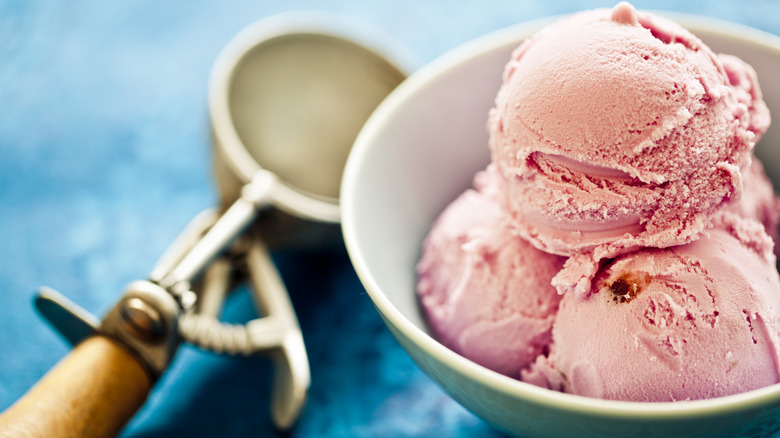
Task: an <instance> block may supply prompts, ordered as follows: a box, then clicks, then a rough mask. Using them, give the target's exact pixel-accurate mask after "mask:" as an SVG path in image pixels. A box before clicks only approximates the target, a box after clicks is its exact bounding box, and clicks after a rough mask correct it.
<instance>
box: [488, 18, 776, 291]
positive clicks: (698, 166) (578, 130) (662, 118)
mask: <svg viewBox="0 0 780 438" xmlns="http://www.w3.org/2000/svg"><path fill="white" fill-rule="evenodd" d="M768 125H769V113H768V109H767V107H766V105H765V104H764V102H763V100H761V92H760V90H759V88H758V86H757V83H756V80H755V73H754V72H753V70H752V68H751V67H750V66H748V65H746V64H745V63H743V62H741V61H740V60H739V59H737V58H734V57H731V56H718V55H715V54H714V53H713V52H712V51H711V50H710V49H709V48H708V47H707V46H705V45H704V44H703V43H702V42H701V41H700V40H699V39H698V38H696V37H695V36H694V35H692V34H691V33H690V32H688V31H687V30H685V29H683V28H682V27H680V26H679V25H677V24H676V23H674V22H672V21H670V20H667V19H664V18H661V17H658V16H655V15H651V14H647V13H642V12H637V11H635V10H634V9H633V7H632V6H631V5H629V4H627V3H620V4H618V5H617V6H616V7H615V8H613V9H612V10H608V9H598V10H594V11H588V12H583V13H580V14H576V15H573V16H571V17H569V18H566V19H563V20H561V21H559V22H558V23H555V24H553V25H551V26H549V27H548V28H546V29H544V30H542V31H541V32H539V33H538V34H537V35H535V36H533V37H532V38H530V39H529V40H527V41H526V42H525V43H523V44H522V45H521V46H520V47H519V48H518V49H516V50H515V52H514V54H513V55H512V59H511V60H510V62H509V63H508V64H507V66H506V69H505V71H504V84H503V86H502V87H501V89H500V91H499V92H498V95H497V97H496V106H495V108H494V110H493V111H492V112H491V114H490V122H489V128H490V134H491V140H490V148H491V153H492V159H493V163H494V164H495V165H496V167H497V168H498V170H499V172H500V173H501V174H502V175H503V176H504V178H505V179H506V190H505V192H504V197H503V202H504V204H505V208H506V211H507V213H508V214H509V215H511V217H512V222H513V224H514V225H515V226H516V227H517V228H518V231H519V232H520V233H521V234H522V235H523V237H525V238H526V239H528V240H530V241H531V242H532V243H533V244H534V245H535V246H537V247H538V248H540V249H542V250H544V251H547V252H551V253H555V254H561V255H565V256H576V257H574V258H572V259H571V260H570V261H569V262H568V263H567V270H566V271H565V272H563V273H561V275H559V277H558V278H557V279H556V286H558V287H559V288H560V289H561V291H565V290H567V289H572V288H577V290H579V291H585V290H587V289H588V286H589V284H588V281H589V280H590V279H591V278H592V275H593V274H594V273H595V269H596V267H597V263H598V261H599V260H601V259H603V258H607V257H614V256H616V255H619V254H621V253H625V252H629V251H632V250H635V249H639V248H641V247H645V246H651V247H666V246H672V245H679V244H683V243H687V242H690V241H693V240H695V239H696V238H698V236H699V234H700V233H701V232H702V231H704V230H705V229H706V228H707V227H708V226H709V225H710V223H711V217H712V215H713V214H714V213H715V212H717V211H718V210H719V209H720V208H721V207H722V206H724V205H725V204H728V203H730V202H734V201H736V200H738V199H739V198H740V196H741V194H742V171H743V169H744V168H745V167H746V166H747V165H748V164H749V161H750V155H751V152H752V149H753V146H754V144H755V142H756V141H757V140H758V138H760V136H761V135H762V134H763V133H764V132H765V131H766V129H767V127H768Z"/></svg>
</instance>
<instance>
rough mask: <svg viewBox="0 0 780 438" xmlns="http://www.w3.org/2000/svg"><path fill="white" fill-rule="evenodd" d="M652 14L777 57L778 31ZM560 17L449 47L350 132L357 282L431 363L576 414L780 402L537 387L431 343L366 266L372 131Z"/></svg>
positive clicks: (770, 391)
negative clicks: (362, 173) (366, 180)
mask: <svg viewBox="0 0 780 438" xmlns="http://www.w3.org/2000/svg"><path fill="white" fill-rule="evenodd" d="M651 12H652V13H655V14H657V15H661V16H665V17H667V18H670V19H672V20H674V21H676V22H678V23H680V24H681V25H682V26H683V27H685V28H687V29H690V30H691V32H692V33H693V34H694V35H697V36H698V35H699V34H700V33H707V34H709V35H719V36H723V37H726V38H728V39H730V40H734V41H737V42H739V43H741V44H748V45H752V46H760V47H762V48H764V49H768V50H771V51H775V52H777V54H778V56H780V36H777V35H774V34H771V33H768V32H765V31H762V30H759V29H756V28H753V27H750V26H747V25H743V24H739V23H733V22H729V21H725V20H722V19H717V18H712V17H706V16H699V15H692V14H684V13H675V12H668V11H651ZM565 15H568V14H564V15H555V16H549V17H544V18H538V19H534V20H530V21H525V22H521V23H518V24H515V25H511V26H508V27H505V28H501V29H498V30H496V31H493V32H490V33H488V34H485V35H483V36H481V37H477V38H476V39H473V40H471V41H468V42H466V43H464V44H462V45H460V46H458V47H456V48H454V49H452V50H450V51H448V52H447V53H445V54H443V55H441V56H440V57H438V58H436V59H435V60H433V61H431V62H430V63H428V64H426V65H424V66H423V67H422V68H421V69H420V70H418V71H417V72H415V73H413V74H412V75H410V76H409V77H408V78H407V79H406V80H405V81H404V82H403V83H401V84H400V85H399V86H398V87H397V88H396V89H395V90H394V91H393V92H392V93H390V95H389V96H387V98H386V99H385V100H384V101H383V102H382V103H381V104H380V105H379V106H378V107H377V109H376V110H375V111H374V113H373V114H372V115H371V117H369V119H368V120H367V121H366V123H365V125H364V126H363V129H362V130H361V132H360V134H359V135H358V137H357V138H356V140H355V143H354V146H353V149H352V151H351V153H350V155H349V158H348V159H347V163H346V167H345V170H344V176H343V180H342V187H341V194H340V199H341V208H342V232H343V236H344V241H345V244H346V248H347V252H348V255H349V257H350V259H351V261H352V264H353V266H354V268H355V271H356V272H357V275H358V277H359V279H360V281H361V282H362V283H363V285H364V287H365V289H366V291H367V292H368V295H369V296H370V298H371V300H372V301H373V303H374V306H375V307H376V308H377V310H378V311H379V313H380V314H381V316H382V317H383V319H385V322H386V323H387V324H391V325H392V326H393V328H394V329H395V330H397V331H398V332H400V334H401V335H403V336H405V337H406V338H408V339H409V341H411V342H412V343H413V344H415V345H417V346H418V347H419V348H420V349H422V350H423V351H424V352H425V353H426V354H429V355H431V356H432V357H433V358H434V359H436V360H437V361H439V362H441V363H445V364H447V366H449V367H450V368H452V369H453V370H454V371H456V372H458V373H460V374H462V375H465V376H468V377H469V378H471V379H473V380H475V381H477V382H479V383H480V384H482V385H485V386H487V387H490V388H492V389H493V390H495V391H497V392H501V393H504V394H506V395H507V396H510V397H512V398H515V399H524V400H528V401H531V402H533V403H535V404H537V405H543V406H546V407H550V408H553V409H555V410H562V411H570V412H577V413H580V414H586V415H589V416H600V417H621V418H634V419H659V418H664V419H672V418H682V417H684V418H686V419H691V418H696V417H709V416H714V415H719V414H722V413H724V412H729V413H735V412H740V411H748V410H752V409H755V408H757V407H763V406H765V405H767V404H770V403H775V404H780V383H777V384H774V385H771V386H768V387H764V388H760V389H755V390H752V391H748V392H743V393H739V394H734V395H729V396H723V397H716V398H711V399H704V400H681V401H673V402H629V401H616V400H604V399H596V398H591V397H585V396H578V395H573V394H565V393H561V392H557V391H553V390H549V389H545V388H541V387H537V386H535V385H532V384H529V383H526V382H522V381H519V380H517V379H514V378H511V377H508V376H505V375H502V374H500V373H497V372H494V371H492V370H489V369H487V368H485V367H483V366H481V365H478V364H476V363H474V362H472V361H470V360H469V359H466V358H465V357H463V356H461V355H459V354H457V353H455V352H454V351H452V350H450V349H449V348H447V347H445V346H444V345H442V344H441V343H439V342H438V341H436V340H435V339H434V338H433V337H432V336H431V335H429V334H428V333H426V332H425V331H423V329H422V328H420V327H418V326H417V325H415V324H414V323H412V322H411V321H410V320H409V319H408V318H407V317H406V316H405V315H404V314H403V313H402V312H401V311H400V310H399V309H398V308H396V307H395V306H394V305H393V303H392V302H391V301H390V299H389V298H388V297H387V296H386V295H385V293H384V292H383V291H382V289H381V287H380V286H379V284H378V283H377V281H376V279H375V278H374V276H373V275H372V271H371V269H370V268H369V266H368V264H367V262H366V260H365V259H364V258H363V254H362V251H361V249H360V244H359V238H358V236H357V231H356V227H355V226H354V223H353V222H354V217H355V212H356V211H357V209H358V208H359V206H358V205H357V204H356V203H355V202H354V199H353V196H352V193H354V192H356V190H357V188H358V186H359V185H360V181H359V180H358V178H357V174H358V173H359V169H360V167H361V164H362V163H363V161H364V160H365V157H366V156H367V155H368V154H369V153H370V149H371V143H372V138H373V137H374V136H375V133H376V132H378V131H379V130H380V128H381V127H382V126H383V125H384V124H385V122H386V119H387V118H388V116H391V115H392V114H393V113H394V112H395V111H396V110H397V109H398V107H399V106H401V105H402V104H403V102H405V101H406V100H407V99H408V98H410V97H411V96H413V95H414V94H416V93H417V92H418V91H419V90H420V89H423V88H425V87H426V85H427V84H428V83H429V82H432V81H434V80H436V78H437V77H438V76H440V75H442V74H444V73H446V72H447V71H448V70H450V69H453V68H456V67H458V66H459V65H461V64H464V63H467V62H470V60H471V59H472V58H474V57H475V56H478V55H480V54H483V53H486V52H489V51H491V50H496V49H499V48H501V47H503V46H505V45H508V44H512V43H514V44H515V45H516V44H519V42H520V41H521V40H522V39H524V38H526V37H528V36H530V35H531V34H532V33H533V32H534V31H535V30H538V29H541V28H542V27H543V26H545V25H547V24H549V23H552V22H553V21H556V20H558V19H560V18H561V17H563V16H565ZM412 292H413V291H412Z"/></svg>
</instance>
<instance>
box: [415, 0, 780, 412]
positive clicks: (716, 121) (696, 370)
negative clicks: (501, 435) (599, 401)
mask: <svg viewBox="0 0 780 438" xmlns="http://www.w3.org/2000/svg"><path fill="white" fill-rule="evenodd" d="M769 123H770V117H769V111H768V109H767V107H766V105H765V104H764V102H763V100H762V97H761V91H760V89H759V86H758V82H757V79H756V75H755V73H754V71H753V69H752V68H751V67H750V66H748V65H746V64H745V63H743V62H742V61H740V60H739V59H738V58H735V57H733V56H728V55H715V54H714V53H713V52H712V51H711V50H710V49H709V48H708V47H706V46H705V45H704V44H703V43H702V42H701V41H700V40H699V39H697V38H696V37H695V36H693V35H692V34H691V33H690V32H688V31H686V30H685V29H683V28H681V27H680V26H679V25H677V24H675V23H673V22H671V21H669V20H666V19H663V18H661V17H657V16H655V15H651V14H647V13H641V12H637V11H636V10H634V8H633V7H632V6H631V5H629V4H628V3H620V4H618V5H617V6H615V7H614V8H613V9H612V10H607V9H599V10H595V11H588V12H583V13H580V14H576V15H574V16H571V17H570V18H566V19H563V20H561V21H560V22H558V23H555V24H553V25H551V26H549V27H548V28H546V29H544V30H542V31H540V32H539V33H538V34H537V35H535V36H533V37H532V38H530V39H529V40H527V41H526V42H524V43H523V44H522V45H521V46H520V47H519V48H518V49H516V50H515V52H514V53H513V55H512V59H511V60H510V61H509V63H508V64H507V66H506V68H505V71H504V84H503V86H502V87H501V89H500V91H499V93H498V95H497V97H496V106H495V108H494V109H493V110H491V112H490V114H489V122H488V128H489V130H490V136H491V137H490V150H491V157H492V163H491V164H490V165H489V166H488V168H487V170H486V171H483V172H480V173H479V174H478V176H477V178H476V179H475V187H476V190H467V191H466V192H465V193H463V194H462V195H461V196H460V197H459V198H458V199H456V200H455V201H454V202H453V203H452V204H451V205H450V206H449V207H447V209H446V210H445V211H444V212H443V213H442V215H441V216H440V217H439V218H438V220H437V221H436V223H435V224H434V225H433V228H432V230H431V232H430V234H429V236H428V237H427V239H426V241H425V243H424V246H423V253H422V258H421V260H420V262H419V265H418V272H419V282H418V293H419V295H420V298H421V304H422V307H423V310H424V311H425V313H426V316H427V317H428V321H429V323H430V326H431V328H432V331H433V334H434V335H435V336H436V337H437V338H438V339H439V340H440V341H441V342H442V343H443V344H445V345H447V346H449V347H450V348H452V349H453V350H455V351H456V352H459V353H460V354H462V355H464V356H466V357H468V358H470V359H472V360H474V361H475V362H477V363H479V364H482V365H484V366H486V367H488V368H490V369H493V370H495V371H498V372H501V373H503V374H506V375H509V376H514V377H518V375H519V376H520V378H521V379H522V380H525V381H527V382H529V383H534V384H537V385H540V386H544V387H548V388H551V389H555V390H560V391H565V392H570V393H573V394H579V395H586V396H592V397H599V398H607V399H615V400H631V401H671V400H687V399H702V398H710V397H719V396H723V395H729V394H735V393H738V392H743V391H748V390H751V389H756V388H760V387H764V386H767V385H771V384H774V383H778V382H779V381H780V275H778V272H777V269H776V267H775V262H776V256H775V253H774V252H773V246H774V239H776V238H777V236H778V231H777V227H778V223H779V222H780V201H779V200H778V197H777V196H776V195H775V193H774V191H773V188H772V185H771V182H770V181H769V179H768V178H767V176H766V175H765V174H764V170H763V167H762V165H761V163H760V162H759V161H758V160H757V159H756V158H755V157H754V156H753V148H754V145H755V143H756V142H757V141H758V139H759V138H760V137H761V136H762V135H763V133H764V132H765V131H766V129H767V128H768V126H769Z"/></svg>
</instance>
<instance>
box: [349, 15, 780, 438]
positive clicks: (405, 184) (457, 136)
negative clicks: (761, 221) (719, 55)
mask: <svg viewBox="0 0 780 438" xmlns="http://www.w3.org/2000/svg"><path fill="white" fill-rule="evenodd" d="M672 18H674V19H676V20H677V21H678V22H680V23H681V24H683V25H684V26H686V27H687V28H689V29H690V30H692V31H693V32H694V33H695V34H696V35H698V36H699V37H700V38H702V39H703V40H704V41H705V42H706V43H708V44H709V45H710V47H712V48H713V50H715V51H716V52H718V51H722V52H725V53H731V54H735V55H737V56H740V57H742V58H743V59H744V60H745V61H747V62H749V63H750V64H752V65H753V66H754V67H755V69H756V70H757V72H758V75H759V80H760V81H761V85H762V88H763V91H764V97H765V99H766V101H767V103H768V105H769V107H770V110H774V113H775V114H780V81H777V79H776V77H775V75H776V74H777V72H778V71H780V38H778V37H776V36H772V35H768V34H765V33H762V32H759V31H756V30H753V29H749V28H745V27H743V26H738V25H734V24H729V23H725V22H721V21H713V20H710V19H703V18H696V17H690V16H679V15H673V16H672ZM549 22H550V20H540V21H534V22H530V23H526V24H521V25H518V26H514V27H511V28H508V29H505V30H501V31H498V32H496V33H493V34H490V35H487V36H485V37H483V38H480V39H478V40H475V41H473V42H471V43H468V44H466V45H464V46H462V47H460V48H458V49H456V50H454V51H452V52H450V53H449V54H447V55H445V56H443V57H442V58H440V59H438V60H436V61H434V62H433V63H431V64H429V65H427V66H426V67H424V68H423V69H422V70H420V71H419V72H417V73H415V74H414V75H412V76H411V77H410V78H409V79H408V80H407V81H406V82H404V83H403V84H401V86H400V87H399V88H398V89H396V90H395V91H394V92H393V93H392V94H391V95H390V96H389V97H388V98H387V99H386V100H385V101H384V102H383V103H382V104H381V105H380V107H379V108H378V109H377V111H376V112H375V113H374V114H373V115H372V116H371V118H370V119H369V121H368V122H367V123H366V125H365V126H364V128H363V130H362V132H361V134H360V135H359V136H358V139H357V141H356V143H355V145H354V148H353V150H352V152H351V155H350V157H349V159H348V161H347V168H346V170H345V173H344V180H343V183H342V192H341V200H342V215H343V231H344V237H345V240H346V244H347V249H348V251H349V254H350V257H351V259H352V261H353V263H354V266H355V269H356V270H357V273H358V275H359V276H360V279H361V281H362V282H363V284H364V286H365V287H366V289H367V291H368V293H369V295H370V296H371V299H372V300H373V302H374V304H375V306H376V308H377V309H378V311H379V313H380V314H381V316H382V318H383V319H384V321H385V322H386V324H387V326H388V327H389V328H390V331H391V332H392V333H393V335H395V337H396V338H397V339H398V341H399V342H400V343H401V345H402V346H403V347H404V348H405V349H406V351H408V353H409V354H410V355H411V356H412V358H414V360H415V361H416V362H417V364H418V365H419V366H420V367H421V368H422V369H423V370H424V371H425V372H426V373H427V374H428V375H430V377H431V378H433V380H435V381H436V382H437V383H438V384H440V385H441V386H442V387H443V388H444V389H445V390H446V391H447V392H448V393H449V394H450V395H451V396H452V397H453V398H454V399H455V400H457V401H458V402H460V403H461V404H462V405H463V406H465V407H466V408H468V409H469V410H471V411H472V412H474V413H475V414H477V415H478V416H480V417H482V418H483V419H485V420H486V421H488V422H489V423H492V424H493V425H495V426H496V427H498V428H500V429H503V430H505V431H507V432H510V433H515V434H519V435H523V436H572V435H573V434H574V435H576V436H599V437H604V436H663V437H669V436H729V437H733V436H742V435H745V436H765V435H767V436H773V435H774V434H776V433H777V432H778V431H779V430H780V385H774V386H772V387H768V388H764V389H760V390H756V391H752V392H749V393H744V394H739V395H734V396H729V397H723V398H717V399H711V400H700V401H690V402H675V403H631V402H616V401H606V400H596V399H590V398H585V397H579V396H574V395H570V394H561V393H557V392H553V391H549V390H545V389H541V388H538V387H535V386H532V385H529V384H526V383H523V382H519V381H517V380H513V379H510V378H508V377H505V376H502V375H500V374H498V373H495V372H492V371H489V370H487V369H486V368H483V367H481V366H479V365H476V364H475V363H473V362H471V361H469V360H467V359H465V358H463V357H461V356H459V355H457V354H455V353H454V352H452V351H451V350H449V349H447V348H446V347H444V346H442V345H441V344H439V343H438V342H437V341H436V340H435V339H433V338H432V337H431V335H430V333H429V330H428V328H427V326H426V323H425V321H424V319H423V316H422V313H421V311H420V308H419V305H418V301H417V298H416V295H415V281H416V274H415V264H416V262H417V259H418V257H419V255H420V247H421V243H422V240H423V238H424V236H425V234H426V233H427V232H428V230H429V227H430V226H431V224H432V222H433V220H434V219H435V217H436V216H437V215H438V214H439V213H440V212H441V211H442V209H443V208H444V207H445V206H446V205H447V204H448V203H449V202H450V201H452V200H453V199H454V198H455V197H456V196H457V195H458V194H459V193H460V192H462V191H463V190H464V189H465V188H466V187H468V186H469V185H470V184H471V181H472V176H473V174H474V172H475V171H477V170H480V169H482V168H484V167H485V165H486V164H487V163H488V160H489V152H488V146H487V140H488V139H487V133H486V127H485V126H486V117H487V112H488V109H489V108H490V107H491V106H492V104H493V98H494V96H495V93H496V91H497V90H498V87H499V85H500V78H501V72H502V70H503V66H504V64H505V63H506V61H507V60H508V59H509V54H510V52H511V50H512V49H513V48H515V47H516V46H517V45H518V44H519V43H520V42H521V41H522V40H523V39H524V38H526V37H527V36H529V35H530V34H531V33H533V32H534V31H536V30H538V29H539V28H540V27H541V26H543V25H545V24H547V23H549ZM778 125H780V123H776V124H775V125H774V126H773V128H772V129H771V130H770V131H769V132H768V133H767V135H766V136H765V138H764V140H763V141H762V142H761V144H759V145H758V147H757V154H758V155H759V156H761V158H762V159H763V161H764V164H765V166H766V168H767V170H768V172H769V173H770V174H771V175H772V177H773V178H774V181H775V185H776V187H780V185H778V183H780V153H778V151H777V147H780V127H778Z"/></svg>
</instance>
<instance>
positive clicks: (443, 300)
mask: <svg viewBox="0 0 780 438" xmlns="http://www.w3.org/2000/svg"><path fill="white" fill-rule="evenodd" d="M476 181H477V184H476V185H477V187H478V191H477V190H473V189H470V190H467V191H466V192H465V193H463V194H462V195H460V197H458V198H457V199H456V200H455V201H454V202H453V203H452V204H450V206H449V207H448V208H447V209H446V210H445V211H444V213H442V215H441V216H440V217H439V219H438V220H437V222H436V225H435V226H434V228H433V231H432V232H431V233H430V235H429V236H428V238H427V240H426V242H425V251H424V254H423V257H422V259H421V260H420V263H419V265H418V271H419V283H418V286H417V290H418V293H419V296H420V300H421V302H422V306H423V309H425V312H426V316H427V319H428V323H429V325H430V326H431V328H432V330H433V332H434V333H435V335H436V336H437V338H438V339H439V340H440V341H441V342H442V343H443V344H445V345H447V346H448V347H450V348H452V349H453V350H454V351H456V352H458V353H460V354H462V355H463V356H465V357H467V358H469V359H471V360H473V361H474V362H477V363H479V364H481V365H484V366H485V367H487V368H490V369H492V370H494V371H497V372H500V373H502V374H506V375H508V376H511V377H515V378H519V377H520V369H522V368H525V367H527V366H529V365H530V364H531V362H533V360H534V359H535V358H536V357H537V356H538V355H539V354H541V353H544V352H546V351H547V348H548V346H549V343H550V333H551V330H552V323H553V318H554V316H555V312H556V311H557V309H558V302H559V301H560V299H561V297H560V296H559V295H558V294H557V293H556V291H555V289H554V288H553V287H552V286H551V285H550V280H551V279H552V277H553V275H555V273H557V272H558V271H559V270H560V269H561V267H562V266H563V261H564V258H563V257H560V256H556V255H552V254H546V253H544V252H542V251H539V250H538V249H536V248H534V247H533V246H532V245H531V244H530V243H528V242H527V241H525V240H523V239H522V238H520V237H519V236H517V235H516V234H514V233H513V232H512V230H511V229H510V227H509V226H508V224H507V223H506V222H505V220H504V219H503V217H502V214H501V210H500V208H499V205H498V202H497V192H496V191H495V189H496V186H495V178H494V175H492V174H490V173H482V174H480V175H478V177H477V180H476Z"/></svg>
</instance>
